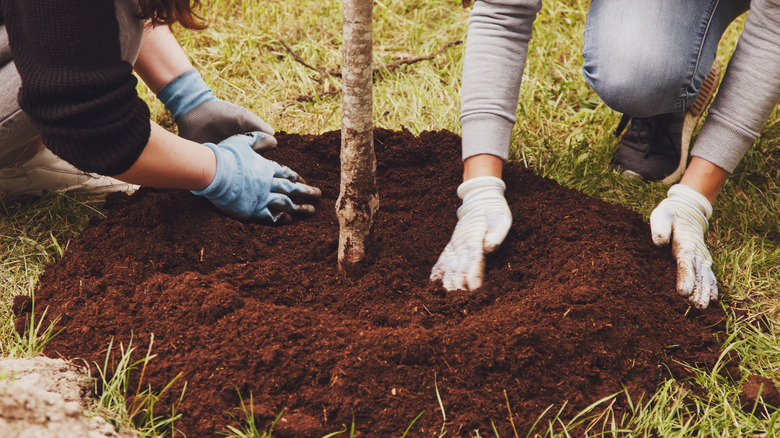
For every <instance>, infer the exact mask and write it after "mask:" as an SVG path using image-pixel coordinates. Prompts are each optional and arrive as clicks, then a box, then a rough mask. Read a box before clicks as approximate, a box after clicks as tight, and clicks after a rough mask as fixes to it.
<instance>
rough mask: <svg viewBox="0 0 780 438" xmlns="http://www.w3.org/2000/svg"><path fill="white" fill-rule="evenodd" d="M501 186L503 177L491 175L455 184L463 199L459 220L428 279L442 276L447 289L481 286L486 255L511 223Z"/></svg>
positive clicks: (502, 236)
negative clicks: (458, 184) (457, 185)
mask: <svg viewBox="0 0 780 438" xmlns="http://www.w3.org/2000/svg"><path fill="white" fill-rule="evenodd" d="M504 190H506V184H504V181H502V180H501V179H500V178H496V177H493V176H481V177H477V178H472V179H470V180H468V181H466V182H464V183H462V184H461V185H460V186H459V187H458V197H460V199H462V200H463V204H462V205H461V206H460V208H458V224H457V225H456V226H455V231H454V232H453V233H452V238H451V239H450V241H449V243H447V246H446V247H445V248H444V252H442V254H441V255H440V256H439V260H438V261H437V262H436V264H435V265H434V266H433V270H431V277H430V279H431V281H438V280H442V283H443V286H444V288H445V289H447V290H457V289H468V290H474V289H477V288H479V287H480V286H482V278H483V277H484V275H485V255H486V254H489V253H491V252H492V251H494V250H495V249H496V248H498V246H499V245H501V242H503V241H504V238H506V235H507V233H508V232H509V227H510V226H512V212H511V211H509V206H508V205H507V203H506V199H505V198H504Z"/></svg>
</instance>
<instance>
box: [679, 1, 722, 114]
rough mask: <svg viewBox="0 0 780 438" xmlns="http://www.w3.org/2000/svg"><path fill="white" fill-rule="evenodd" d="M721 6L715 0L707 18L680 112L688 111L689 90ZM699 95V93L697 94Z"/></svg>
mask: <svg viewBox="0 0 780 438" xmlns="http://www.w3.org/2000/svg"><path fill="white" fill-rule="evenodd" d="M719 5H720V0H715V4H714V6H713V7H712V9H711V10H710V14H709V17H707V25H706V26H705V27H704V33H703V34H702V36H701V38H700V39H699V47H698V50H697V51H696V61H695V62H694V64H693V71H692V72H691V75H690V77H689V79H688V83H687V84H686V85H685V88H684V89H683V91H684V93H685V97H684V98H683V100H682V101H681V105H680V106H682V108H679V110H680V111H683V110H686V109H687V108H686V106H685V103H686V102H687V100H688V98H689V97H690V96H688V90H689V89H690V88H691V87H692V86H693V81H694V78H695V77H696V71H697V70H698V68H699V64H700V63H701V54H702V51H703V50H704V41H705V40H706V39H707V35H708V33H709V30H710V27H711V26H712V20H713V18H714V17H715V11H716V10H717V9H718V6H719ZM705 76H706V75H705ZM699 91H701V87H700V88H699ZM697 94H698V93H697Z"/></svg>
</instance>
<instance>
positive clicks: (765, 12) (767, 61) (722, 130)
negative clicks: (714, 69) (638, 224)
mask: <svg viewBox="0 0 780 438" xmlns="http://www.w3.org/2000/svg"><path fill="white" fill-rule="evenodd" d="M778 99H780V0H753V1H752V2H751V4H750V12H748V15H747V19H746V20H745V29H744V30H743V32H742V35H741V36H740V38H739V42H738V44H737V49H736V50H735V51H734V55H733V56H732V57H731V60H730V61H729V65H728V68H727V70H726V74H725V75H724V77H723V82H722V83H721V85H720V88H719V90H718V94H717V96H716V97H715V100H714V101H713V103H712V107H711V108H710V111H709V115H708V116H707V119H706V120H705V123H704V126H703V127H702V130H701V133H700V134H699V137H698V139H697V140H696V144H695V146H694V147H693V150H692V152H691V155H693V156H696V157H700V158H703V159H705V160H707V161H709V162H711V163H713V164H715V165H717V166H718V167H721V168H723V169H724V170H726V171H728V172H729V173H731V172H734V168H736V167H737V164H739V161H740V160H741V159H742V157H743V156H744V155H745V152H747V150H748V148H749V147H750V145H751V144H752V143H753V142H754V141H755V140H756V138H758V136H759V133H760V131H761V128H762V127H763V126H764V123H766V121H767V119H768V118H769V115H770V113H771V112H772V109H774V107H775V105H776V104H777V102H778Z"/></svg>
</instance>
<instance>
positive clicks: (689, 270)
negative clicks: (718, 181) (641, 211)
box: [650, 184, 718, 309]
mask: <svg viewBox="0 0 780 438" xmlns="http://www.w3.org/2000/svg"><path fill="white" fill-rule="evenodd" d="M667 196H668V197H667V198H666V199H664V200H663V201H661V203H660V204H658V206H657V207H656V208H655V210H653V213H652V214H650V229H651V232H652V234H653V243H655V244H656V245H658V246H661V245H665V244H667V243H669V239H670V237H671V239H672V254H673V255H674V258H675V260H677V293H679V294H680V295H682V296H684V297H686V298H688V299H689V300H691V302H693V305H694V306H696V307H697V308H699V309H706V308H707V306H708V305H709V303H710V300H712V301H715V300H717V299H718V282H717V280H715V274H713V273H712V256H710V252H709V250H708V249H707V245H706V244H705V243H704V233H705V232H706V231H707V227H708V226H709V224H708V223H707V220H708V219H709V218H710V216H712V205H710V202H709V201H708V200H707V198H705V197H704V195H702V194H701V193H699V192H697V191H696V190H694V189H692V188H690V187H688V186H684V185H682V184H675V185H673V186H672V187H671V188H670V189H669V192H667Z"/></svg>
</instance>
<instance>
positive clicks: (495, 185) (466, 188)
mask: <svg viewBox="0 0 780 438" xmlns="http://www.w3.org/2000/svg"><path fill="white" fill-rule="evenodd" d="M505 190H506V183H504V181H503V180H502V179H501V178H496V177H495V176H478V177H476V178H471V179H470V180H468V181H464V182H462V183H461V184H460V185H459V186H458V197H459V198H460V199H462V200H463V202H466V201H467V198H470V197H472V196H473V195H475V194H477V193H480V192H484V191H497V192H499V193H500V195H501V196H504V191H505Z"/></svg>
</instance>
